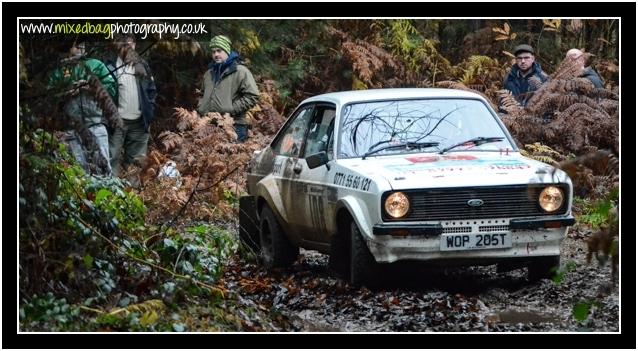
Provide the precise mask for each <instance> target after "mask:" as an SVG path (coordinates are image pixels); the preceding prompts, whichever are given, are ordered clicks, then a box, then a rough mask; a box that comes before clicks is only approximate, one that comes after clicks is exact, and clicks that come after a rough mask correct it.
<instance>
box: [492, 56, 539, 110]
mask: <svg viewBox="0 0 638 351" xmlns="http://www.w3.org/2000/svg"><path fill="white" fill-rule="evenodd" d="M514 55H515V56H516V64H514V65H512V69H511V70H510V72H509V74H508V75H507V76H506V77H505V81H504V82H503V86H504V88H505V89H507V90H509V91H511V92H512V95H514V97H515V98H516V100H517V101H518V102H520V103H521V104H522V105H523V106H525V105H527V101H528V100H529V98H530V97H531V96H532V94H534V91H535V90H537V89H538V88H539V87H540V86H541V85H542V84H543V83H545V82H546V81H547V74H546V73H545V72H543V70H542V69H541V66H540V64H538V63H537V62H535V57H534V49H533V48H532V47H531V46H529V45H527V44H521V45H519V46H517V47H516V48H514Z"/></svg>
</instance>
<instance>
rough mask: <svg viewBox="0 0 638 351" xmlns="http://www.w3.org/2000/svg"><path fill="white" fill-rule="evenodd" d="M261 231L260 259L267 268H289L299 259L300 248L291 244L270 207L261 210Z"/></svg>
mask: <svg viewBox="0 0 638 351" xmlns="http://www.w3.org/2000/svg"><path fill="white" fill-rule="evenodd" d="M259 229H260V230H259V241H260V245H261V251H260V258H261V262H262V264H263V265H264V266H265V267H266V268H268V269H270V268H275V267H288V266H290V265H291V264H292V263H293V262H294V261H295V260H296V259H297V256H298V255H299V248H298V247H296V246H294V245H292V244H291V243H290V241H289V240H288V238H287V237H286V235H285V234H284V232H283V230H282V229H281V226H280V225H279V222H278V221H277V218H276V217H275V215H274V214H273V213H272V210H271V209H270V208H269V207H268V206H264V208H263V209H262V210H261V216H260V225H259Z"/></svg>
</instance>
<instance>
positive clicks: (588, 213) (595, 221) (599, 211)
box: [574, 188, 618, 230]
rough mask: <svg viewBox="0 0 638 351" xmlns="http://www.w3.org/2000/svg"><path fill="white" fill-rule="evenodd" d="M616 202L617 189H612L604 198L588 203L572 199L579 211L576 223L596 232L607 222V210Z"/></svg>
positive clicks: (579, 199) (587, 201)
mask: <svg viewBox="0 0 638 351" xmlns="http://www.w3.org/2000/svg"><path fill="white" fill-rule="evenodd" d="M617 202H618V188H614V189H613V190H612V191H611V192H610V193H609V194H608V195H607V196H606V197H605V198H602V199H599V200H595V201H589V200H584V199H581V198H574V205H575V206H576V207H578V208H580V209H581V215H580V216H578V217H577V220H578V223H581V224H585V225H588V226H590V227H591V228H592V230H598V229H600V227H601V226H602V225H604V224H607V223H608V222H609V210H610V209H611V208H612V207H613V206H614V203H617Z"/></svg>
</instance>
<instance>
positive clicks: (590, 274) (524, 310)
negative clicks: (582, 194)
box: [224, 229, 619, 332]
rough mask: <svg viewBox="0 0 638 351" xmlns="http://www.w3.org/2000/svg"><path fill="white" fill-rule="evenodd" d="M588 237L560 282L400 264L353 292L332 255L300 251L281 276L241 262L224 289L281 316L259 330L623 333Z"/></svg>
mask: <svg viewBox="0 0 638 351" xmlns="http://www.w3.org/2000/svg"><path fill="white" fill-rule="evenodd" d="M588 234H589V233H579V232H577V231H574V230H573V229H572V230H570V232H569V234H568V237H567V238H566V239H565V240H564V241H563V245H562V257H561V261H562V263H561V266H562V267H563V271H565V270H566V272H565V274H564V276H563V278H562V280H561V281H560V283H556V282H554V281H552V280H549V279H544V280H541V281H538V282H535V283H531V282H529V281H528V280H527V274H526V269H518V270H514V271H510V272H501V273H499V272H497V269H496V266H487V267H469V268H455V269H451V268H449V269H435V270H432V269H423V268H418V269H407V270H406V269H404V267H400V266H394V267H388V268H386V269H385V270H384V273H383V275H384V277H383V278H384V279H383V284H382V287H381V288H379V289H376V290H375V291H370V290H368V289H366V288H360V289H354V288H352V287H350V286H349V285H348V284H347V283H346V282H345V281H344V280H343V279H341V278H340V277H339V276H338V275H336V274H335V273H334V272H332V271H331V270H330V269H329V268H328V256H326V255H322V254H319V253H317V252H315V251H306V250H301V255H300V257H299V259H298V260H297V261H296V262H295V264H294V265H293V266H292V267H291V268H289V269H286V270H277V271H272V272H266V271H265V270H263V269H262V268H260V267H259V266H258V265H256V264H255V263H250V262H246V261H244V260H243V259H240V258H238V257H236V258H235V259H234V260H233V262H231V263H230V266H229V267H228V269H227V271H226V273H225V276H224V284H225V286H226V288H227V289H229V290H232V291H236V292H237V293H238V295H239V301H240V304H242V305H244V306H245V307H247V308H254V309H256V310H261V311H264V312H265V313H267V314H268V315H270V316H275V318H274V319H273V321H275V322H274V323H269V325H268V326H266V325H262V323H263V322H262V321H260V320H257V319H254V320H252V321H249V324H251V325H252V326H254V327H255V330H272V331H304V332H408V331H412V332H463V331H473V332H477V331H483V332H511V331H514V332H548V331H549V332H575V331H592V332H617V331H619V323H618V318H619V317H618V316H619V294H618V291H619V289H618V281H617V280H616V281H615V282H612V279H611V274H610V267H609V264H607V265H605V266H603V267H599V266H598V264H596V263H595V262H596V261H595V260H594V261H593V262H592V263H590V264H587V263H586V261H585V257H586V250H587V247H586V244H585V242H584V238H585V237H586V236H587V235H588ZM570 262H573V263H570ZM567 266H570V267H571V268H569V269H566V267H567ZM408 268H409V267H408ZM583 302H585V303H590V305H591V308H590V309H589V313H588V317H587V318H586V319H585V320H584V321H582V322H579V321H577V320H576V319H575V318H574V314H573V309H574V306H576V305H577V304H579V303H583Z"/></svg>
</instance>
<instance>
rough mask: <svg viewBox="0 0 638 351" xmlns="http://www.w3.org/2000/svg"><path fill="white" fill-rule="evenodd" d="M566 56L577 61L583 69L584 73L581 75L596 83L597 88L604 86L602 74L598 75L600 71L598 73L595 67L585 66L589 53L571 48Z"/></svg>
mask: <svg viewBox="0 0 638 351" xmlns="http://www.w3.org/2000/svg"><path fill="white" fill-rule="evenodd" d="M565 58H569V59H572V60H575V61H576V62H577V64H578V66H579V67H580V69H581V70H582V73H581V74H580V76H579V77H582V78H587V79H589V81H590V82H592V84H594V87H595V88H603V81H602V79H600V76H598V73H596V71H594V69H593V68H591V67H585V61H587V55H585V53H584V52H582V51H580V50H578V49H569V50H568V51H567V54H566V55H565Z"/></svg>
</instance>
